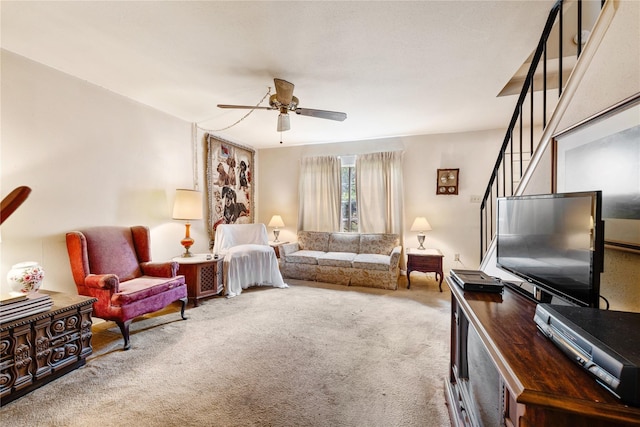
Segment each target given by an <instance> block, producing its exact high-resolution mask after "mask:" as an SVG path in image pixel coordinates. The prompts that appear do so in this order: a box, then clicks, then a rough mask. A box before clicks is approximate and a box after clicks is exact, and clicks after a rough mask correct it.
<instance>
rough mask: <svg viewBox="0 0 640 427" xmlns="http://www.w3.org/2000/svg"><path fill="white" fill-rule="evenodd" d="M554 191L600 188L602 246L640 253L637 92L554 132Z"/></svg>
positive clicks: (639, 114) (639, 103) (639, 104)
mask: <svg viewBox="0 0 640 427" xmlns="http://www.w3.org/2000/svg"><path fill="white" fill-rule="evenodd" d="M552 148H553V174H552V177H553V180H552V182H553V189H554V191H556V192H560V193H562V192H571V191H592V190H601V191H602V218H603V219H604V221H605V226H604V233H605V245H607V247H610V248H614V249H622V250H629V251H634V252H636V251H640V93H638V94H636V95H634V96H632V97H630V98H628V99H627V100H625V101H622V102H621V103H619V104H616V105H614V106H613V107H610V108H609V109H607V110H605V111H603V112H600V113H598V114H596V115H595V116H593V117H591V118H589V119H587V120H585V121H583V122H581V123H578V124H577V125H575V126H573V127H571V128H569V129H567V130H565V131H562V132H561V133H559V134H557V135H555V136H554V137H553V140H552Z"/></svg>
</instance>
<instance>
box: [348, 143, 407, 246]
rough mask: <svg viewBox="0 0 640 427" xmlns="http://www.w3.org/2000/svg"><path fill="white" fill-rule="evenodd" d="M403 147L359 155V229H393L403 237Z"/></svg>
mask: <svg viewBox="0 0 640 427" xmlns="http://www.w3.org/2000/svg"><path fill="white" fill-rule="evenodd" d="M402 154H403V153H402V151H392V152H386V153H372V154H363V155H359V156H358V158H357V160H356V191H357V193H358V217H359V230H360V232H361V233H395V234H398V235H399V236H400V239H401V240H400V241H402V234H403V233H402V230H403V200H402V194H403V179H402Z"/></svg>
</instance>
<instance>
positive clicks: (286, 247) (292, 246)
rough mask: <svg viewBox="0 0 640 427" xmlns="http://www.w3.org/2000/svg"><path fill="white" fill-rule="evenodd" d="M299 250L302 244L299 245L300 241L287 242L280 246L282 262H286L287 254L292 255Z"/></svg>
mask: <svg viewBox="0 0 640 427" xmlns="http://www.w3.org/2000/svg"><path fill="white" fill-rule="evenodd" d="M299 250H300V246H299V245H298V242H294V243H285V244H283V245H281V246H280V259H281V260H282V262H285V261H284V259H285V257H286V256H287V255H290V254H292V253H294V252H296V251H299Z"/></svg>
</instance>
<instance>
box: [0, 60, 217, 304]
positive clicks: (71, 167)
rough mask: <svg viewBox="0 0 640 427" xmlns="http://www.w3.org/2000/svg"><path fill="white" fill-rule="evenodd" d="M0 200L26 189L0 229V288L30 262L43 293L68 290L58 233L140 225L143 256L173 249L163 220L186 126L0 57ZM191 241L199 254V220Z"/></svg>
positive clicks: (178, 232) (187, 139) (178, 227)
mask: <svg viewBox="0 0 640 427" xmlns="http://www.w3.org/2000/svg"><path fill="white" fill-rule="evenodd" d="M1 59H2V70H1V71H2V92H1V96H2V98H1V100H2V111H1V114H2V115H1V119H2V130H1V136H2V152H1V154H2V158H1V166H2V169H1V173H2V181H1V190H2V191H1V192H2V197H4V196H6V195H7V194H8V193H9V192H10V191H11V190H13V189H14V188H15V187H17V186H20V185H27V186H29V187H31V189H32V192H31V195H30V196H29V198H28V199H27V200H26V201H25V203H24V204H23V205H22V206H21V207H20V208H19V209H18V210H17V211H16V212H15V213H14V214H13V215H12V216H11V217H10V218H9V219H8V220H6V221H5V222H4V223H3V224H2V229H1V232H2V244H1V252H0V256H1V270H0V286H4V285H5V284H6V281H5V280H2V278H4V277H6V274H7V272H8V270H9V268H10V267H11V265H13V264H15V263H17V262H21V261H28V260H33V261H38V262H40V263H41V264H42V266H43V267H44V270H45V280H44V284H43V288H45V289H50V290H57V291H65V292H71V293H76V288H75V285H74V283H73V280H72V277H71V271H70V268H69V261H68V257H67V251H66V244H65V233H66V232H67V231H70V230H74V229H78V228H82V227H87V226H94V225H136V224H143V225H147V226H149V227H150V228H151V230H152V256H153V258H154V260H166V259H170V258H171V257H173V256H176V255H179V254H180V253H181V251H182V247H181V246H180V243H179V241H180V239H181V238H182V237H183V236H184V225H183V224H182V223H180V222H177V221H173V220H172V219H171V213H172V212H171V209H172V204H173V198H174V194H175V189H176V188H193V187H192V186H193V179H192V176H193V173H192V149H191V125H190V124H189V123H186V122H184V121H182V120H178V119H176V118H174V117H171V116H169V115H167V114H164V113H161V112H159V111H157V110H153V109H151V108H149V107H146V106H144V105H141V104H138V103H136V102H133V101H131V100H129V99H127V98H124V97H122V96H119V95H116V94H114V93H112V92H109V91H107V90H104V89H102V88H100V87H97V86H95V85H92V84H89V83H86V82H84V81H81V80H79V79H76V78H74V77H71V76H68V75H66V74H63V73H60V72H58V71H56V70H53V69H51V68H48V67H46V66H43V65H41V64H38V63H35V62H32V61H30V60H28V59H26V58H23V57H20V56H18V55H15V54H13V53H11V52H7V51H2V56H1ZM192 236H193V237H194V238H195V239H196V245H195V249H196V251H203V250H206V248H207V247H208V238H207V237H206V236H204V234H203V230H202V221H199V222H195V223H194V224H193V227H192Z"/></svg>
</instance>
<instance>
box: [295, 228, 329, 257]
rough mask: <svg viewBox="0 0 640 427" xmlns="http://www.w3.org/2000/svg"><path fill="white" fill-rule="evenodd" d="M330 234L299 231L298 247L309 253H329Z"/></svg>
mask: <svg viewBox="0 0 640 427" xmlns="http://www.w3.org/2000/svg"><path fill="white" fill-rule="evenodd" d="M330 234H331V233H325V232H321V231H299V232H298V245H299V246H300V249H303V250H307V251H322V252H327V251H328V250H329V235H330Z"/></svg>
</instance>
